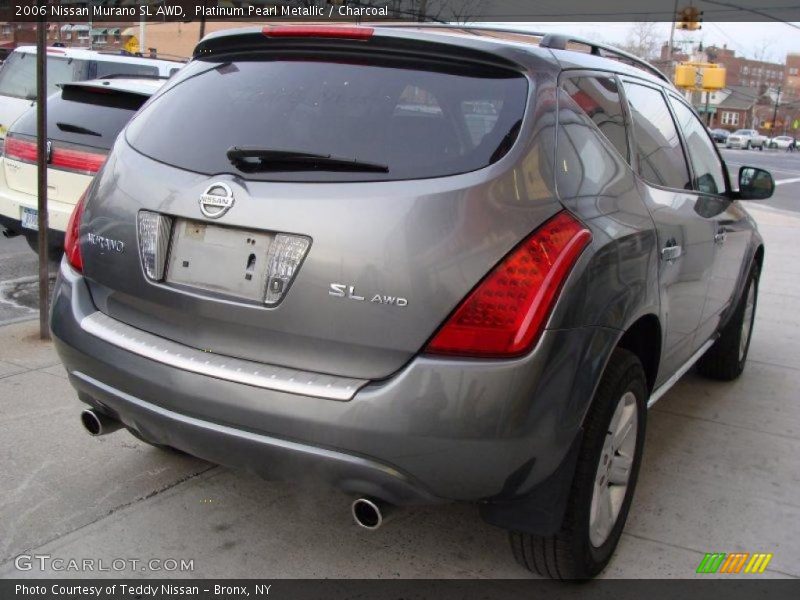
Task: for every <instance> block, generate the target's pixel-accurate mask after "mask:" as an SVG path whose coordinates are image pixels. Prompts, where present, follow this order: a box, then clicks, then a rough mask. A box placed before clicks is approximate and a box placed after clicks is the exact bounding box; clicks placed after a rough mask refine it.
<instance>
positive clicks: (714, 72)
mask: <svg viewBox="0 0 800 600" xmlns="http://www.w3.org/2000/svg"><path fill="white" fill-rule="evenodd" d="M698 73H699V74H700V76H699V77H698ZM675 86H676V87H679V88H689V89H693V90H694V89H700V90H706V91H715V90H721V89H723V88H724V87H725V67H721V66H720V65H717V64H714V63H701V62H685V63H680V64H678V65H676V66H675Z"/></svg>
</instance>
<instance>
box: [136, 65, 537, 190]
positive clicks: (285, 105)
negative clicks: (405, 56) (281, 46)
mask: <svg viewBox="0 0 800 600" xmlns="http://www.w3.org/2000/svg"><path fill="white" fill-rule="evenodd" d="M350 61H352V59H350ZM408 64H409V63H408V61H406V62H404V63H402V65H401V64H398V63H396V62H393V63H390V64H383V63H381V62H380V60H377V59H371V60H370V64H352V63H348V62H345V61H334V60H331V61H325V60H314V61H310V60H302V61H300V60H286V59H284V58H283V57H282V58H281V59H270V58H264V57H258V58H250V59H248V60H236V61H228V62H219V63H216V64H214V63H211V62H207V61H195V63H193V65H190V67H187V68H186V70H185V72H184V73H183V79H182V80H181V81H180V82H179V83H177V84H176V85H174V86H173V87H172V88H170V89H169V90H168V91H166V92H165V93H163V94H162V95H161V96H159V97H158V98H157V99H155V100H154V101H153V102H152V103H151V104H150V105H149V106H148V107H146V108H145V110H144V111H143V112H142V113H141V114H140V115H139V116H137V118H136V119H135V120H134V122H133V123H131V126H130V127H129V128H128V130H127V139H128V142H129V143H130V144H131V145H132V146H133V147H134V148H135V149H136V150H138V151H139V152H141V153H143V154H145V155H147V156H150V157H151V158H154V159H156V160H158V161H161V162H164V163H167V164H170V165H173V166H176V167H179V168H182V169H187V170H190V171H195V172H198V173H204V174H209V175H211V174H218V173H223V172H227V173H234V174H238V175H241V172H239V171H238V170H237V168H236V167H235V166H233V165H232V164H231V163H230V161H229V160H228V159H227V157H226V152H227V151H228V149H229V148H232V147H234V146H238V147H258V148H265V149H270V150H284V151H298V152H307V153H315V154H323V155H332V156H335V157H340V158H347V159H351V160H358V161H369V162H370V163H379V164H382V165H386V166H387V167H388V172H386V173H365V172H338V171H337V172H333V171H324V170H323V169H298V170H293V171H277V170H273V169H269V168H267V169H265V170H259V172H256V173H248V174H247V177H248V178H251V179H262V180H284V181H362V180H398V179H419V178H427V177H440V176H445V175H453V174H457V173H464V172H468V171H474V170H476V169H480V168H482V167H485V166H487V165H489V164H491V163H493V162H495V161H497V160H499V158H500V157H502V156H503V155H504V154H505V153H506V152H507V151H508V149H509V148H510V147H511V145H512V143H513V141H514V139H515V138H516V135H517V132H518V129H519V123H520V122H521V120H522V118H523V115H524V113H525V105H526V102H527V97H528V81H527V79H526V78H525V77H523V76H522V75H521V74H519V73H515V72H513V71H506V70H499V69H495V68H487V67H476V68H471V67H469V66H449V67H444V66H436V67H431V66H430V65H426V66H425V67H419V68H412V67H409V66H407V65H408ZM192 73H194V74H192Z"/></svg>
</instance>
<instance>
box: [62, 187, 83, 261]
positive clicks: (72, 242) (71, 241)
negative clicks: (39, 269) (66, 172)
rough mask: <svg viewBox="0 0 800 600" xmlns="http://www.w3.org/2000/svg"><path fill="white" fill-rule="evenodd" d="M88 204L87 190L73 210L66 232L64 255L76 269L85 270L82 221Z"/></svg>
mask: <svg viewBox="0 0 800 600" xmlns="http://www.w3.org/2000/svg"><path fill="white" fill-rule="evenodd" d="M85 205H86V192H84V193H83V196H81V199H80V200H78V203H77V204H76V205H75V208H74V209H73V210H72V214H71V215H70V217H69V223H67V231H66V233H65V234H64V255H65V256H66V257H67V262H68V263H69V264H70V265H72V268H73V269H75V270H76V271H80V272H83V256H81V244H80V241H81V221H83V208H84V206H85Z"/></svg>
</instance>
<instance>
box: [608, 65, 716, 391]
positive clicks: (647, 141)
mask: <svg viewBox="0 0 800 600" xmlns="http://www.w3.org/2000/svg"><path fill="white" fill-rule="evenodd" d="M624 91H625V95H626V99H627V101H628V107H629V110H630V115H631V119H630V120H631V122H632V125H633V127H632V129H633V147H634V154H635V157H634V159H635V165H636V169H637V172H638V174H639V177H640V185H641V195H642V198H643V199H644V202H645V204H646V205H647V208H648V209H649V210H650V214H651V216H652V218H653V221H654V223H655V227H656V232H657V236H658V244H659V257H660V260H659V286H660V295H661V319H662V321H661V322H662V324H663V326H664V328H665V330H664V332H663V335H662V358H661V362H660V369H659V375H658V382H657V383H660V382H661V381H663V380H664V379H666V378H668V377H669V376H670V375H672V374H673V373H674V372H675V371H677V370H678V369H679V368H680V367H681V366H682V365H683V364H684V363H685V362H686V361H687V360H688V359H689V358H690V357H691V356H692V354H693V353H694V352H695V351H696V349H697V344H696V341H695V337H696V336H695V334H696V333H697V330H698V328H699V327H700V324H701V321H702V317H703V308H704V306H705V302H706V294H707V291H708V283H709V280H710V276H711V271H712V268H713V264H714V234H715V222H714V220H713V219H709V218H706V217H705V216H703V214H702V210H699V207H698V203H699V202H698V200H699V198H698V194H697V193H696V192H695V191H694V190H693V189H692V182H691V172H690V170H689V165H688V161H687V159H686V155H685V153H684V149H683V144H682V142H681V138H680V135H679V134H678V130H677V128H676V126H675V122H674V120H673V116H672V113H671V111H670V109H669V107H668V105H667V99H666V96H665V95H664V93H663V91H662V90H661V89H659V88H657V87H655V86H650V85H647V84H646V83H643V82H640V81H639V80H630V79H629V80H625V83H624Z"/></svg>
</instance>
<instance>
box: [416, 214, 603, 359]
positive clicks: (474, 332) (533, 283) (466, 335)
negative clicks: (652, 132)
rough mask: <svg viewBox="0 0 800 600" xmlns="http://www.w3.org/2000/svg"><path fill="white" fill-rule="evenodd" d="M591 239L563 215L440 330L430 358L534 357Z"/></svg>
mask: <svg viewBox="0 0 800 600" xmlns="http://www.w3.org/2000/svg"><path fill="white" fill-rule="evenodd" d="M591 239H592V234H591V233H590V232H589V230H588V229H587V228H586V227H585V226H584V225H583V224H582V223H581V222H580V221H578V220H577V219H576V218H575V217H573V216H572V215H571V214H569V213H568V212H560V213H558V214H557V215H556V216H554V217H553V218H551V219H550V220H549V221H547V222H546V223H545V224H544V225H542V226H541V227H539V228H538V229H537V230H536V231H534V232H533V233H532V234H531V235H530V236H529V237H528V238H526V239H525V241H523V242H522V243H521V244H520V245H519V246H517V247H516V248H515V249H514V250H512V251H511V253H510V254H508V255H507V256H506V257H505V258H504V259H503V260H502V261H501V262H500V263H499V264H498V265H497V266H495V267H494V269H492V271H491V272H490V273H489V275H487V276H486V278H484V280H483V281H481V282H480V283H479V284H478V286H477V287H476V288H475V289H474V290H473V291H472V292H471V293H470V294H469V296H467V297H466V298H465V299H464V300H463V301H462V302H461V304H460V305H459V306H458V308H457V309H456V310H455V312H454V313H453V314H452V315H451V316H450V318H449V319H448V320H447V321H446V322H445V324H444V325H443V326H442V327H441V329H439V331H438V332H437V333H436V335H435V336H434V338H433V340H431V342H430V343H429V344H428V347H427V349H426V352H428V353H431V354H445V355H455V356H469V357H484V358H506V357H513V356H519V355H521V354H525V353H526V352H528V351H529V350H530V349H531V348H532V347H533V346H534V344H535V343H536V342H537V341H538V339H539V337H540V335H541V333H542V330H543V329H544V326H545V324H546V323H547V319H548V317H549V316H550V312H551V310H552V308H553V305H554V304H555V301H556V299H557V298H558V294H559V292H560V291H561V287H562V286H563V284H564V281H565V280H566V278H567V276H568V275H569V273H570V271H571V270H572V267H573V266H574V265H575V262H576V261H577V260H578V257H579V256H580V254H581V252H582V251H583V249H584V248H585V247H586V246H587V245H588V244H589V242H590V241H591Z"/></svg>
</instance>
